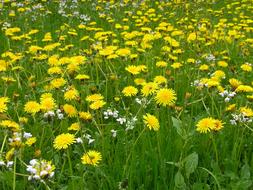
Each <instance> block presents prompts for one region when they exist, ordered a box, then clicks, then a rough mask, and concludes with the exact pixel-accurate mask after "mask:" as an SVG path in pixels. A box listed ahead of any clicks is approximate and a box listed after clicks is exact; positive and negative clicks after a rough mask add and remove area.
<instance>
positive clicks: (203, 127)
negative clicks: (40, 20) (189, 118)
mask: <svg viewBox="0 0 253 190" xmlns="http://www.w3.org/2000/svg"><path fill="white" fill-rule="evenodd" d="M196 126H197V131H198V132H200V133H207V132H209V131H211V130H213V129H214V128H215V126H216V120H215V119H213V118H211V117H208V118H204V119H201V120H200V121H199V122H198V123H197V125H196Z"/></svg>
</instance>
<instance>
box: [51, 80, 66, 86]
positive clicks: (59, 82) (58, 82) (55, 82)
mask: <svg viewBox="0 0 253 190" xmlns="http://www.w3.org/2000/svg"><path fill="white" fill-rule="evenodd" d="M50 84H51V86H52V87H53V88H60V87H62V86H64V85H65V84H66V80H65V79H64V78H56V79H54V80H52V81H51V82H50Z"/></svg>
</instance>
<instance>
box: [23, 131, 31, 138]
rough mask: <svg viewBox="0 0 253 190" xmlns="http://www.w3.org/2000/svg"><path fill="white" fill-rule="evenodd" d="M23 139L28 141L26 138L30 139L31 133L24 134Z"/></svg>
mask: <svg viewBox="0 0 253 190" xmlns="http://www.w3.org/2000/svg"><path fill="white" fill-rule="evenodd" d="M23 137H24V138H25V139H28V138H31V137H32V134H31V133H26V132H24V134H23Z"/></svg>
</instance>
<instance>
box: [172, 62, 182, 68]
mask: <svg viewBox="0 0 253 190" xmlns="http://www.w3.org/2000/svg"><path fill="white" fill-rule="evenodd" d="M182 66H183V65H182V63H179V62H176V63H173V64H172V65H171V67H172V68H173V69H179V68H180V67H182Z"/></svg>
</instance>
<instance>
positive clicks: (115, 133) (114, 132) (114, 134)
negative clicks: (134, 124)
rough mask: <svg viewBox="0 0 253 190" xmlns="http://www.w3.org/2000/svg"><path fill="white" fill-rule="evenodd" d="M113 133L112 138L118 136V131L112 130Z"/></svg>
mask: <svg viewBox="0 0 253 190" xmlns="http://www.w3.org/2000/svg"><path fill="white" fill-rule="evenodd" d="M111 133H112V136H113V137H114V138H115V137H116V136H117V131H116V130H114V129H112V130H111Z"/></svg>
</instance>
